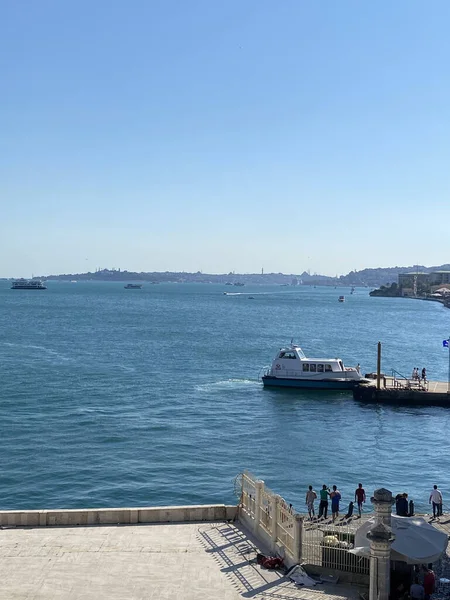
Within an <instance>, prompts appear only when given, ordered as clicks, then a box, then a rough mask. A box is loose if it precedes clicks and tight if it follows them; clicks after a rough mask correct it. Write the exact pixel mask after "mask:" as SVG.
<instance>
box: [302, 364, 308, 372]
mask: <svg viewBox="0 0 450 600" xmlns="http://www.w3.org/2000/svg"><path fill="white" fill-rule="evenodd" d="M303 370H304V371H309V364H308V363H304V364H303Z"/></svg>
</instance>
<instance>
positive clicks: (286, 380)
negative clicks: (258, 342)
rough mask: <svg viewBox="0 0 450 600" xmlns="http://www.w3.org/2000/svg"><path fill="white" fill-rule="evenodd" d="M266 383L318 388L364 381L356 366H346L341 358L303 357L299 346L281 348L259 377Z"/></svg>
mask: <svg viewBox="0 0 450 600" xmlns="http://www.w3.org/2000/svg"><path fill="white" fill-rule="evenodd" d="M262 381H263V384H264V385H265V386H275V387H295V388H305V389H306V388H309V389H318V390H351V389H353V388H355V387H357V386H358V385H359V384H360V383H362V382H365V381H367V380H366V379H364V377H362V375H361V373H360V369H359V365H358V367H357V368H353V367H345V366H344V363H343V362H342V360H341V359H340V358H306V356H305V354H304V352H303V350H302V349H301V348H300V346H296V345H295V344H291V345H290V346H287V347H286V348H281V349H280V351H279V352H278V354H277V355H276V357H275V358H274V360H273V362H272V366H271V367H266V369H265V370H264V374H263V376H262Z"/></svg>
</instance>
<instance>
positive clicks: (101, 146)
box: [0, 0, 450, 276]
mask: <svg viewBox="0 0 450 600" xmlns="http://www.w3.org/2000/svg"><path fill="white" fill-rule="evenodd" d="M0 21H1V22H0V69H1V77H0V202H1V213H0V214H1V219H0V276H30V275H31V273H35V274H37V273H39V274H49V273H60V272H80V271H84V270H88V269H91V270H93V269H95V267H97V266H102V267H116V268H118V267H120V268H122V269H129V270H138V271H140V270H186V271H197V270H203V271H205V272H224V271H225V272H227V271H230V270H236V271H239V272H255V271H256V272H257V271H260V269H261V267H264V270H265V271H266V272H268V271H283V272H294V273H298V272H302V271H303V270H305V269H311V271H317V272H322V273H325V274H330V275H334V274H336V273H345V272H348V271H349V270H351V269H354V268H358V269H359V268H364V267H371V266H378V265H385V266H392V265H396V264H398V265H409V264H415V263H422V264H426V265H433V264H440V263H443V262H448V261H449V254H448V250H447V248H448V239H449V234H448V229H449V224H450V202H449V198H448V194H449V183H450V79H449V64H450V61H449V59H450V36H449V33H448V32H449V24H450V3H449V2H448V1H447V0H445V1H440V0H434V1H433V2H432V3H426V2H423V1H421V2H417V1H415V0H407V1H406V0H396V1H395V2H392V1H389V2H388V1H385V0H384V1H380V2H372V3H370V2H360V1H359V0H358V1H356V0H355V1H348V0H340V1H339V2H337V1H336V0H324V1H321V2H315V1H313V0H310V1H304V0H281V1H278V2H276V1H275V0H271V1H269V0H227V1H226V2H214V1H213V0H190V1H189V0H186V1H185V0H178V1H175V0H160V1H151V0H146V1H143V0H134V1H133V0H131V1H127V2H125V1H123V2H118V1H115V0H108V1H106V0H95V1H94V2H92V1H89V2H88V1H86V0H77V1H74V0H67V1H64V2H61V0H52V1H50V0H40V1H39V2H34V1H32V0H5V1H4V2H3V3H2V6H1V20H0Z"/></svg>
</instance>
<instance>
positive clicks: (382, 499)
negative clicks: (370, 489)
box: [370, 488, 394, 527]
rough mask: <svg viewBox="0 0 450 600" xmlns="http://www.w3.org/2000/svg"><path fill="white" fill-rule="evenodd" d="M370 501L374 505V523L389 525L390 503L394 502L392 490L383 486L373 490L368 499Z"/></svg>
mask: <svg viewBox="0 0 450 600" xmlns="http://www.w3.org/2000/svg"><path fill="white" fill-rule="evenodd" d="M370 501H371V502H372V504H373V505H374V507H375V519H376V523H377V524H378V523H384V525H387V526H388V527H390V526H391V515H392V505H393V504H394V500H393V498H392V492H390V491H389V490H386V489H385V488H380V489H379V490H375V491H374V493H373V497H372V498H371V499H370Z"/></svg>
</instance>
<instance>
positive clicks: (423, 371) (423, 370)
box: [422, 367, 427, 383]
mask: <svg viewBox="0 0 450 600" xmlns="http://www.w3.org/2000/svg"><path fill="white" fill-rule="evenodd" d="M422 379H423V381H424V383H425V381H426V380H427V370H426V369H425V367H424V368H423V369H422Z"/></svg>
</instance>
